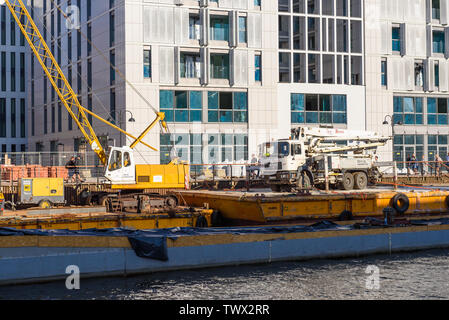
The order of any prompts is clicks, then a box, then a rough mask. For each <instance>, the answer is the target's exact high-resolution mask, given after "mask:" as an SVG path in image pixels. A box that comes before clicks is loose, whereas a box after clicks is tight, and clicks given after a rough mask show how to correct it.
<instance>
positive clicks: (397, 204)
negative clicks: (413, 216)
mask: <svg viewBox="0 0 449 320" xmlns="http://www.w3.org/2000/svg"><path fill="white" fill-rule="evenodd" d="M391 202H392V203H391V206H392V207H393V208H394V210H396V212H397V213H399V214H404V213H405V212H406V211H407V210H408V208H409V206H410V200H409V199H408V197H407V196H406V195H405V194H403V193H397V194H396V195H395V196H394V197H393V198H391ZM401 203H402V205H401Z"/></svg>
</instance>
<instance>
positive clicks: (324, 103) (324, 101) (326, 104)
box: [320, 94, 331, 111]
mask: <svg viewBox="0 0 449 320" xmlns="http://www.w3.org/2000/svg"><path fill="white" fill-rule="evenodd" d="M320 111H331V96H330V95H324V94H322V95H320Z"/></svg>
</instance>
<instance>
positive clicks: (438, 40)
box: [432, 30, 445, 53]
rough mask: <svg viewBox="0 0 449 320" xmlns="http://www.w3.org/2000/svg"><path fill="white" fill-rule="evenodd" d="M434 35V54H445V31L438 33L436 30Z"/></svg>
mask: <svg viewBox="0 0 449 320" xmlns="http://www.w3.org/2000/svg"><path fill="white" fill-rule="evenodd" d="M432 35H433V41H432V46H433V52H434V53H444V45H445V43H444V31H437V30H434V31H433V32H432Z"/></svg>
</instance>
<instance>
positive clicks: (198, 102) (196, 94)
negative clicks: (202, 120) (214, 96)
mask: <svg viewBox="0 0 449 320" xmlns="http://www.w3.org/2000/svg"><path fill="white" fill-rule="evenodd" d="M189 94H190V109H202V108H203V99H202V93H201V91H190V93H189Z"/></svg>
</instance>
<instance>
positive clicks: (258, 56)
mask: <svg viewBox="0 0 449 320" xmlns="http://www.w3.org/2000/svg"><path fill="white" fill-rule="evenodd" d="M260 59H261V56H260V55H257V54H256V55H255V56H254V66H255V67H256V68H260V65H261V64H260Z"/></svg>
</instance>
